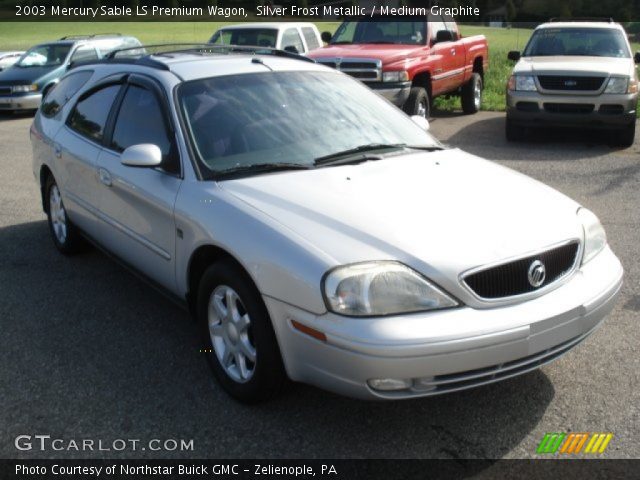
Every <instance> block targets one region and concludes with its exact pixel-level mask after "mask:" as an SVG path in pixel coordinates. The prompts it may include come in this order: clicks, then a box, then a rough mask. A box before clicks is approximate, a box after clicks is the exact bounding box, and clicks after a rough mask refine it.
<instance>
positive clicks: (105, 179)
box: [98, 168, 112, 187]
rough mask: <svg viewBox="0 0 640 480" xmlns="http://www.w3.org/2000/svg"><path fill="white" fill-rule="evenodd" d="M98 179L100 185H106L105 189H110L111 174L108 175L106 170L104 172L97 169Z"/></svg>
mask: <svg viewBox="0 0 640 480" xmlns="http://www.w3.org/2000/svg"><path fill="white" fill-rule="evenodd" d="M98 177H99V178H100V183H101V184H103V185H106V186H107V187H110V186H111V185H112V182H111V174H110V173H109V171H108V170H105V169H104V168H99V169H98Z"/></svg>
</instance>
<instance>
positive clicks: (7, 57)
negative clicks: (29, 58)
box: [0, 52, 24, 72]
mask: <svg viewBox="0 0 640 480" xmlns="http://www.w3.org/2000/svg"><path fill="white" fill-rule="evenodd" d="M23 54H24V52H0V72H1V71H2V70H6V69H7V68H9V67H10V66H11V65H13V64H14V63H16V62H17V61H18V59H19V58H20V57H21V56H22V55H23Z"/></svg>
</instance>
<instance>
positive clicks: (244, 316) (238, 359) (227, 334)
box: [197, 260, 286, 403]
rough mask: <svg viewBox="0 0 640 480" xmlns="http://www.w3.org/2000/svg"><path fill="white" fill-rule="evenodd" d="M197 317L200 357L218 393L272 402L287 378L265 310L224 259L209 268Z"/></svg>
mask: <svg viewBox="0 0 640 480" xmlns="http://www.w3.org/2000/svg"><path fill="white" fill-rule="evenodd" d="M197 313H198V315H197V316H198V323H199V329H200V333H201V337H202V346H203V349H202V352H203V353H204V354H205V355H206V357H207V361H208V363H209V366H210V367H211V369H212V371H213V374H214V376H215V377H216V379H217V380H218V382H219V383H220V385H221V386H222V388H224V390H226V391H227V393H229V394H230V395H231V396H232V397H234V398H235V399H236V400H238V401H240V402H243V403H258V402H262V401H266V400H269V399H270V398H272V397H274V396H275V395H276V394H277V393H278V392H279V391H280V390H281V388H282V386H283V385H284V382H285V380H286V374H285V371H284V366H283V363H282V357H281V356H280V349H279V348H278V343H277V341H276V336H275V333H274V331H273V326H272V324H271V319H270V317H269V313H268V311H267V307H266V306H265V305H264V302H263V300H262V297H261V295H260V292H258V290H257V288H256V287H255V286H254V284H253V282H252V281H251V279H250V278H249V277H248V275H247V274H246V273H245V272H244V271H243V270H242V269H241V268H240V267H238V266H237V265H236V264H235V263H233V262H231V261H228V260H222V261H220V262H217V263H215V264H213V265H212V266H210V267H209V268H208V269H207V270H206V271H205V273H204V275H203V276H202V280H201V281H200V286H199V289H198V303H197Z"/></svg>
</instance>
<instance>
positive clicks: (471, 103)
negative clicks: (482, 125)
mask: <svg viewBox="0 0 640 480" xmlns="http://www.w3.org/2000/svg"><path fill="white" fill-rule="evenodd" d="M483 88H484V86H483V84H482V77H481V76H480V74H479V73H474V74H473V75H472V76H471V78H470V79H469V81H468V82H467V83H466V84H465V85H464V86H463V87H462V96H461V99H462V111H463V112H464V113H466V114H467V115H472V114H474V113H478V112H479V111H480V107H482V90H483Z"/></svg>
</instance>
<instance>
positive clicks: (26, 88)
mask: <svg viewBox="0 0 640 480" xmlns="http://www.w3.org/2000/svg"><path fill="white" fill-rule="evenodd" d="M36 90H38V86H37V85H35V84H34V85H14V86H12V87H11V93H25V92H35V91H36Z"/></svg>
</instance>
